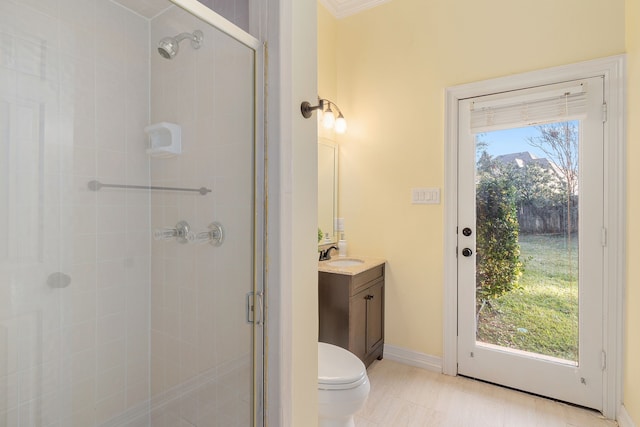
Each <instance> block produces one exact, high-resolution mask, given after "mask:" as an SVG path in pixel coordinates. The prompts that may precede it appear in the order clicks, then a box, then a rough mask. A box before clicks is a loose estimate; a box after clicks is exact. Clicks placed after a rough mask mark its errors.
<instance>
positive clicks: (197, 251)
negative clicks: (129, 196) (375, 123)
mask: <svg viewBox="0 0 640 427" xmlns="http://www.w3.org/2000/svg"><path fill="white" fill-rule="evenodd" d="M195 30H199V31H202V36H203V38H202V44H201V46H200V47H199V48H198V49H194V48H192V47H191V46H190V45H189V43H188V41H186V40H185V41H184V42H182V44H181V46H180V50H179V53H178V54H177V55H176V56H175V57H174V58H173V59H171V60H167V59H166V58H164V57H162V56H161V55H158V54H157V53H156V52H153V54H152V56H151V94H150V95H151V116H150V117H151V124H155V123H163V122H166V123H174V124H177V125H179V126H180V127H181V129H182V153H181V154H179V155H177V156H174V157H154V156H152V157H151V160H150V162H151V185H153V186H169V187H193V188H199V187H206V188H210V189H212V193H210V194H207V195H205V196H194V195H189V194H184V193H181V194H178V193H174V192H159V193H153V194H152V196H151V197H152V199H151V205H152V206H151V222H152V228H164V227H175V225H176V224H178V223H179V222H180V221H185V222H187V223H188V224H189V226H190V227H191V228H192V229H193V230H194V231H202V230H208V229H209V228H210V226H211V224H213V223H214V222H215V223H219V224H221V226H222V228H223V234H224V240H223V242H222V244H221V245H219V246H215V245H211V244H208V243H200V244H197V243H196V244H181V243H179V242H176V241H175V240H173V241H154V242H153V244H152V264H153V267H152V271H153V277H152V281H151V301H152V308H151V389H152V396H151V399H152V408H151V409H152V421H154V420H160V419H162V420H164V421H165V424H167V423H168V424H169V425H173V424H171V422H178V421H180V422H187V423H190V424H191V425H195V426H225V427H234V426H237V427H241V426H242V427H244V426H250V425H262V419H261V400H260V399H261V397H260V396H261V380H260V378H261V377H260V372H261V356H262V348H261V336H262V325H260V324H259V319H258V318H259V317H260V316H261V310H259V309H258V308H256V309H255V310H254V311H253V312H252V313H250V314H254V315H255V317H256V318H255V321H254V322H249V321H248V311H250V310H249V309H248V308H247V307H249V306H250V305H251V304H253V303H254V302H259V299H260V298H256V294H257V295H258V296H259V295H260V290H261V289H262V283H261V279H262V274H261V271H262V261H261V260H262V238H261V237H260V235H261V231H262V227H261V218H263V214H262V202H261V198H260V195H259V192H258V189H257V188H258V179H259V178H258V177H259V174H258V172H257V170H260V168H261V167H260V162H259V161H258V160H257V159H258V158H259V157H260V153H259V147H257V146H256V135H257V130H256V99H255V96H256V92H257V88H256V71H255V70H256V67H257V64H256V52H255V51H254V50H253V49H251V48H249V47H247V46H246V45H244V44H242V43H240V42H238V41H237V40H236V39H234V38H233V37H230V36H229V35H227V34H226V33H224V32H222V31H220V30H218V29H216V28H214V27H213V26H211V25H209V24H207V23H206V22H204V21H202V20H200V19H197V18H196V17H194V16H192V15H190V14H188V13H187V12H185V11H184V10H182V9H180V8H174V9H171V10H168V11H166V12H165V13H163V14H162V15H160V16H158V17H156V18H154V19H153V20H152V21H151V43H150V44H151V46H152V48H153V46H155V45H156V43H157V42H158V41H159V40H162V39H163V38H165V37H167V36H175V35H176V34H179V33H182V32H192V31H195ZM254 358H257V360H255V361H254ZM256 396H258V397H256ZM167 399H169V401H170V404H169V405H166V404H165V405H159V406H155V405H153V402H154V401H156V400H157V401H161V402H164V401H166V400H167ZM156 415H157V416H158V417H159V418H154V417H155V416H156ZM176 425H177V424H176Z"/></svg>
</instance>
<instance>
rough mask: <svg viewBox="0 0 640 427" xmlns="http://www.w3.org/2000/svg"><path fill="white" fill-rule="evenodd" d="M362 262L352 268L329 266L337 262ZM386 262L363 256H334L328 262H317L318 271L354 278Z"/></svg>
mask: <svg viewBox="0 0 640 427" xmlns="http://www.w3.org/2000/svg"><path fill="white" fill-rule="evenodd" d="M350 259H354V260H362V261H364V262H363V263H361V264H358V265H353V266H348V267H345V266H333V265H329V264H330V263H331V262H332V261H339V260H350ZM385 262H386V260H384V259H382V258H371V257H363V256H348V257H344V258H343V257H338V256H334V257H333V258H331V259H330V260H328V261H318V271H321V272H324V273H336V274H345V275H348V276H355V275H356V274H360V273H362V272H363V271H367V270H369V269H371V268H374V267H377V266H379V265H382V264H384V263H385Z"/></svg>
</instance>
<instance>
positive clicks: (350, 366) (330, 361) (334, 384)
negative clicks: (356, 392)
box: [318, 342, 367, 389]
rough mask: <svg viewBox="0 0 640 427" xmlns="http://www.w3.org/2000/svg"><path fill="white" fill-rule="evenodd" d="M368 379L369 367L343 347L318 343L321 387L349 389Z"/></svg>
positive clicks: (319, 382)
mask: <svg viewBox="0 0 640 427" xmlns="http://www.w3.org/2000/svg"><path fill="white" fill-rule="evenodd" d="M366 381H367V369H366V368H365V366H364V363H362V361H361V360H360V359H358V357H357V356H356V355H355V354H353V353H351V352H349V351H347V350H345V349H344V348H342V347H338V346H335V345H333V344H327V343H323V342H319V343H318V384H319V385H321V388H331V389H349V388H355V387H357V386H359V385H360V384H362V383H364V382H366Z"/></svg>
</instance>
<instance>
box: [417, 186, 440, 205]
mask: <svg viewBox="0 0 640 427" xmlns="http://www.w3.org/2000/svg"><path fill="white" fill-rule="evenodd" d="M411 203H412V204H414V205H438V204H440V189H439V188H425V187H420V188H412V189H411Z"/></svg>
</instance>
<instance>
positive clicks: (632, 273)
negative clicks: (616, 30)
mask: <svg viewBox="0 0 640 427" xmlns="http://www.w3.org/2000/svg"><path fill="white" fill-rule="evenodd" d="M626 6H627V9H626V21H627V25H626V36H627V40H626V43H627V54H628V56H627V60H628V62H627V76H628V80H627V107H628V111H627V162H628V163H627V236H628V239H627V295H626V303H627V306H626V312H627V320H626V339H625V343H626V352H625V365H624V378H625V383H624V405H625V407H626V409H627V412H628V413H629V415H630V416H631V418H632V419H633V420H634V421H635V423H636V424H637V425H639V424H640V366H639V365H638V355H639V354H640V327H639V326H638V325H640V289H638V283H639V282H640V264H639V263H638V259H639V258H640V250H639V249H638V245H636V244H635V242H637V241H638V239H639V238H640V224H638V221H637V219H638V218H639V217H640V196H639V195H638V189H639V188H638V187H639V185H640V170H638V167H637V164H638V161H639V160H640V147H639V146H638V141H639V140H640V123H638V118H639V116H640V26H639V25H638V22H640V0H627V1H626Z"/></svg>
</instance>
